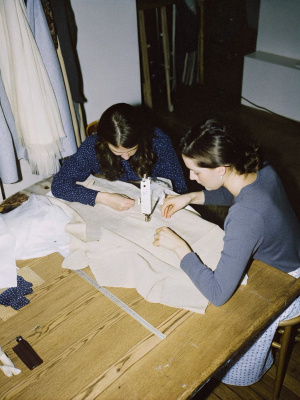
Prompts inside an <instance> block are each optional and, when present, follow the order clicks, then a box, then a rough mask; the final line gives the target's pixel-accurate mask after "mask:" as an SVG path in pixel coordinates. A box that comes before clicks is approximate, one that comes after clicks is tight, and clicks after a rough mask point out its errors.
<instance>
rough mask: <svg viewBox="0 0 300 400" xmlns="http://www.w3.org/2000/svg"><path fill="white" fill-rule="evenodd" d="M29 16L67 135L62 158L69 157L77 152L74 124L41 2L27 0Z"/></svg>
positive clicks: (63, 142)
mask: <svg viewBox="0 0 300 400" xmlns="http://www.w3.org/2000/svg"><path fill="white" fill-rule="evenodd" d="M27 15H28V22H29V25H30V27H31V30H32V33H33V36H34V38H35V41H36V44H37V46H38V49H39V51H40V54H41V57H42V59H43V62H44V65H45V67H46V70H47V72H48V75H49V79H50V82H51V85H52V87H53V90H54V93H55V97H56V100H57V104H58V108H59V111H60V115H61V119H62V123H63V126H64V131H65V134H66V137H65V138H63V139H62V146H63V149H62V157H69V156H71V155H72V154H74V153H76V151H77V146H76V142H75V134H74V129H73V122H72V118H71V112H70V107H69V102H68V97H67V92H66V87H65V84H64V80H63V75H62V71H61V67H60V64H59V60H58V56H57V53H56V50H55V47H54V44H53V40H52V37H51V34H50V30H49V27H48V24H47V20H46V16H45V13H44V9H43V7H42V5H41V1H40V0H27ZM80 144H81V142H80V143H79V145H80Z"/></svg>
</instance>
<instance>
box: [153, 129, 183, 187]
mask: <svg viewBox="0 0 300 400" xmlns="http://www.w3.org/2000/svg"><path fill="white" fill-rule="evenodd" d="M155 133H156V138H155V139H154V143H153V149H154V151H155V152H156V154H157V157H158V160H157V162H156V164H155V167H154V170H153V177H162V178H167V179H170V180H171V181H172V184H173V189H174V191H175V192H177V193H180V194H181V193H186V192H187V186H186V182H185V178H184V175H183V171H182V168H181V165H180V163H179V160H178V157H177V154H176V152H175V150H174V147H173V145H172V142H171V139H170V138H169V137H168V136H167V135H166V134H164V133H163V132H162V131H161V130H160V129H158V128H156V129H155Z"/></svg>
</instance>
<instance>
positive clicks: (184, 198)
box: [161, 193, 191, 218]
mask: <svg viewBox="0 0 300 400" xmlns="http://www.w3.org/2000/svg"><path fill="white" fill-rule="evenodd" d="M190 202H191V196H190V193H187V194H181V195H175V196H173V195H169V196H167V197H166V198H165V201H164V203H163V205H162V207H161V215H162V216H163V217H165V218H171V216H172V215H173V214H174V213H176V211H178V210H181V209H182V208H184V207H186V206H187V205H188V204H190Z"/></svg>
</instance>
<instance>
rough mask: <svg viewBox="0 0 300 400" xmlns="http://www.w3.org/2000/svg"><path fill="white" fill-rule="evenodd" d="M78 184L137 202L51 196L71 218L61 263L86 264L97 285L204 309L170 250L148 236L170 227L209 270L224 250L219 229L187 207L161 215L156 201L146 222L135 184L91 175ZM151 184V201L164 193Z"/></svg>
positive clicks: (202, 299) (78, 266) (203, 302)
mask: <svg viewBox="0 0 300 400" xmlns="http://www.w3.org/2000/svg"><path fill="white" fill-rule="evenodd" d="M81 184H83V185H85V186H88V187H90V188H92V189H94V190H100V191H106V192H114V193H121V194H125V195H127V196H129V197H130V198H133V199H135V200H136V201H135V205H134V207H132V208H131V209H129V210H127V211H124V212H118V211H115V210H113V209H112V208H110V207H108V206H105V205H102V204H97V205H96V206H95V207H91V206H86V205H83V204H80V203H76V202H74V203H70V202H65V201H62V200H58V199H54V198H53V199H51V201H52V202H53V203H54V204H56V205H60V206H61V207H62V209H63V210H64V211H65V213H66V214H68V215H69V216H70V217H71V218H72V219H71V221H70V223H68V224H67V225H66V231H67V232H68V233H69V235H70V238H71V241H70V252H69V256H68V257H67V258H66V259H65V260H64V262H63V267H65V268H71V269H82V268H85V267H87V266H90V268H91V270H92V272H93V274H94V276H95V278H96V280H97V282H98V283H99V284H100V285H103V286H118V287H128V288H129V287H131V288H132V287H133V288H136V289H137V291H138V292H139V293H140V294H141V295H142V296H143V297H144V298H145V299H146V300H148V301H150V302H157V303H162V304H166V305H169V306H172V307H178V308H185V309H188V310H192V311H196V312H199V313H204V312H205V309H206V307H207V305H208V301H207V299H206V298H205V297H204V296H203V295H202V294H201V293H200V292H199V290H198V289H196V287H195V286H194V284H193V283H192V281H191V280H190V279H189V278H188V276H187V275H186V274H185V272H184V271H182V270H181V268H180V261H179V259H178V258H177V256H176V255H175V254H174V253H173V252H171V251H169V250H167V249H165V248H162V247H155V246H153V244H152V243H153V236H154V233H155V230H156V229H157V228H159V227H161V226H168V227H170V228H171V229H172V230H174V231H175V232H177V233H178V234H179V235H180V236H181V237H182V238H183V239H184V240H186V241H187V242H188V243H189V244H190V245H191V247H192V248H193V251H195V252H196V253H197V254H198V255H199V257H201V259H202V261H203V262H204V263H205V264H206V265H207V266H208V267H209V268H211V269H212V270H214V269H215V268H216V267H217V264H218V261H219V259H220V256H221V251H222V249H223V236H224V232H223V231H222V229H220V228H219V227H218V226H217V225H214V224H212V223H210V222H208V221H205V220H203V219H202V218H201V217H200V216H199V215H198V214H197V213H195V212H191V211H188V210H180V211H178V212H177V213H176V214H174V215H173V216H172V218H171V219H165V218H163V217H162V216H161V211H160V208H161V207H160V206H157V207H156V209H155V211H154V213H153V215H152V218H151V221H149V222H145V217H144V215H143V214H142V213H141V208H140V205H139V204H138V199H139V197H140V190H139V189H138V188H136V187H135V186H133V185H131V184H128V183H124V182H108V181H106V180H104V179H101V178H95V177H92V181H91V180H90V179H88V180H87V181H85V182H84V183H81ZM151 187H152V195H153V198H152V203H153V204H154V203H155V200H156V199H157V198H158V197H160V198H161V199H162V198H163V197H164V196H163V194H164V192H165V190H166V189H165V188H164V187H162V186H160V185H159V184H157V183H153V184H151ZM167 190H168V189H167ZM168 192H169V190H168ZM161 202H162V201H161ZM161 202H160V203H161Z"/></svg>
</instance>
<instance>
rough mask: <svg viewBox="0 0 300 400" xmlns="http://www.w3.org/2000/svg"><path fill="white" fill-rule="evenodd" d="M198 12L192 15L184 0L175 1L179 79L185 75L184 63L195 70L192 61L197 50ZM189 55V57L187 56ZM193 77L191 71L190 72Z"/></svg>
mask: <svg viewBox="0 0 300 400" xmlns="http://www.w3.org/2000/svg"><path fill="white" fill-rule="evenodd" d="M199 19H200V18H199V12H198V9H196V13H193V12H192V11H191V10H190V9H189V7H188V6H187V4H186V3H185V1H184V0H177V1H176V40H175V41H176V43H175V46H176V52H175V53H176V76H178V77H179V79H181V77H182V76H183V75H184V74H185V72H184V70H186V67H187V66H186V65H185V64H186V63H188V64H189V65H188V67H191V64H192V62H193V63H195V64H194V67H193V69H194V70H195V69H196V65H197V62H195V60H194V61H192V60H193V59H194V58H195V54H196V52H197V50H198V35H199ZM189 55H190V56H189ZM191 74H192V75H193V74H194V73H193V71H191Z"/></svg>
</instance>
